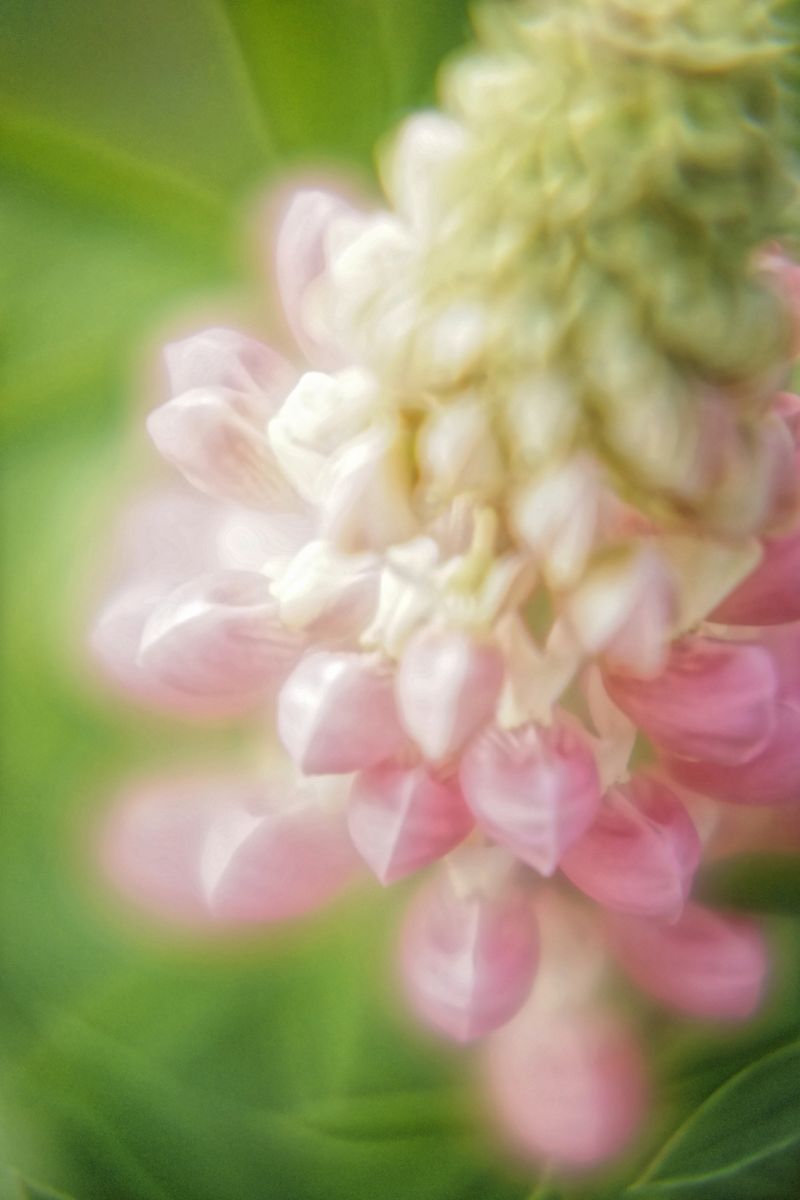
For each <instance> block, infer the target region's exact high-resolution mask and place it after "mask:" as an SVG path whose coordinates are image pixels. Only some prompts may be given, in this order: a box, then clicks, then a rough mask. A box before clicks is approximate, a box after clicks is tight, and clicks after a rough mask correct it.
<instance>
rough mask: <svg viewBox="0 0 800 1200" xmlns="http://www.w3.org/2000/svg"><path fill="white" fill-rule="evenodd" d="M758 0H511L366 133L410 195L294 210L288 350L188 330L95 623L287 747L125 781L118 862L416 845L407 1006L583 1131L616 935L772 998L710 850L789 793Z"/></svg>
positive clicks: (611, 1133)
mask: <svg viewBox="0 0 800 1200" xmlns="http://www.w3.org/2000/svg"><path fill="white" fill-rule="evenodd" d="M771 9H772V6H771V5H770V4H769V3H767V2H766V0H707V2H706V3H704V4H697V3H694V2H693V0H670V2H667V3H657V4H655V3H652V2H651V0H566V2H565V0H552V2H551V3H548V2H547V0H537V2H536V3H533V2H528V0H521V2H520V3H518V4H516V5H504V6H500V5H499V4H497V5H493V6H489V7H487V8H485V9H484V10H483V11H482V12H481V14H480V18H479V39H478V44H477V45H476V46H475V47H474V48H473V49H471V50H469V51H467V52H466V53H464V54H463V55H462V56H461V57H460V58H458V59H457V60H456V61H455V62H454V63H452V64H451V65H449V66H448V67H447V69H446V70H445V71H444V73H443V75H442V79H441V88H440V95H441V104H442V108H441V111H431V112H424V113H420V114H418V115H416V116H412V117H411V118H410V119H409V120H408V121H406V123H405V124H404V125H403V126H402V128H401V129H400V131H399V132H398V134H397V136H396V138H395V140H394V143H393V147H392V149H391V150H390V151H388V152H387V153H385V154H384V155H383V156H382V158H381V161H380V175H381V179H382V181H383V186H384V190H385V201H384V206H383V207H379V206H376V205H375V204H373V203H370V204H369V205H365V206H364V207H359V205H358V204H357V202H356V201H355V200H354V199H353V198H352V197H349V196H348V197H346V196H344V195H339V194H336V193H334V192H330V193H327V192H325V191H324V190H322V189H314V188H311V189H306V190H301V191H299V192H297V193H296V194H295V195H294V197H293V198H292V200H291V202H290V203H289V204H288V206H287V207H286V210H285V212H284V214H283V220H282V224H281V225H280V228H279V229H278V232H277V241H276V245H275V270H276V274H277V280H278V285H279V289H280V294H281V297H282V300H283V304H284V308H285V312H286V318H287V321H288V324H289V326H290V328H291V330H292V331H293V333H294V335H295V337H296V340H297V344H298V347H299V350H298V354H297V356H296V358H295V359H294V361H293V362H292V363H291V364H290V363H288V362H286V361H284V359H283V358H282V357H280V356H279V355H278V354H276V353H275V352H273V351H272V350H270V349H268V348H267V347H266V346H263V345H261V344H260V343H259V342H257V341H255V340H253V339H252V338H250V337H246V336H244V335H242V334H239V333H236V332H233V331H230V330H222V329H212V330H209V331H206V332H203V333H199V334H198V335H196V336H194V337H190V338H188V339H186V340H184V341H181V342H178V343H176V344H173V345H171V346H169V347H168V348H167V352H166V359H167V368H168V375H169V380H170V385H171V398H170V399H168V400H167V401H166V403H164V404H162V405H161V407H159V408H156V409H155V411H154V412H153V413H152V415H151V417H150V419H149V421H148V428H149V431H150V434H151V436H152V439H153V441H154V442H155V445H156V447H157V448H158V450H160V452H161V453H162V454H163V456H164V457H165V458H166V459H167V460H168V462H169V463H171V464H172V465H173V466H174V467H175V468H176V470H177V472H178V473H179V474H180V475H182V476H183V477H184V480H185V481H186V483H188V485H190V489H194V491H193V492H192V491H191V490H183V491H179V490H172V491H170V492H169V493H168V494H166V495H164V496H162V497H160V498H155V499H151V500H150V501H149V502H148V503H147V504H145V505H143V506H142V507H141V508H140V509H139V510H137V511H136V512H135V513H134V514H133V516H132V517H131V518H130V519H129V521H128V527H127V529H126V531H125V540H124V547H123V557H126V558H127V561H128V563H129V570H128V573H127V577H126V578H124V579H123V580H122V583H121V584H120V586H119V590H118V591H117V593H116V594H115V595H114V596H113V597H112V599H111V601H110V603H109V605H108V607H107V608H106V610H105V612H104V613H103V614H102V615H101V617H100V620H99V622H98V625H97V629H96V632H95V638H94V645H95V649H96V652H97V654H98V656H99V657H100V658H101V659H102V661H103V662H104V663H105V664H106V665H107V667H108V668H109V669H110V671H111V673H112V674H113V676H114V677H115V678H116V679H117V680H118V681H119V682H121V683H122V684H123V685H124V686H126V687H128V688H129V689H131V690H133V691H134V692H135V693H136V694H137V695H138V696H139V697H140V698H142V699H145V700H147V701H149V702H152V703H155V704H156V705H158V706H160V707H163V708H167V709H178V710H183V711H186V712H189V713H193V714H196V715H197V714H199V715H201V716H204V717H208V716H210V715H211V716H213V715H226V716H230V714H232V713H244V712H247V711H251V712H255V711H258V712H261V711H262V710H263V711H264V712H265V713H267V712H269V713H271V714H272V715H270V716H269V717H265V718H264V724H263V736H264V737H265V738H266V737H270V738H271V737H272V732H273V731H277V735H278V738H279V739H280V742H281V744H282V747H283V752H284V754H283V759H282V760H281V765H280V766H276V767H275V768H274V769H273V771H272V774H271V775H269V776H266V777H261V776H259V775H256V776H254V777H252V778H251V777H242V776H224V777H220V778H218V779H202V780H199V779H194V780H186V781H181V780H177V781H176V780H172V781H170V780H166V781H164V780H162V781H158V782H156V783H154V784H152V785H150V786H148V787H146V788H144V789H139V790H136V789H134V790H133V791H131V792H129V793H127V794H126V795H125V796H124V797H123V799H122V800H121V801H120V804H119V805H118V806H117V808H116V809H115V810H114V811H113V813H112V815H111V817H110V819H109V822H108V825H107V828H106V830H105V834H104V842H103V844H104V848H105V861H106V866H107V869H108V871H109V872H110V874H111V876H112V877H113V879H114V881H115V883H116V884H117V885H118V886H119V887H120V888H121V889H122V890H123V891H124V892H125V893H126V894H128V895H129V896H130V897H131V898H133V899H135V900H136V901H137V902H139V903H141V904H144V905H146V906H147V907H149V908H151V909H153V910H155V911H157V912H159V913H162V914H164V915H166V916H169V917H171V918H173V919H177V920H181V921H184V922H188V923H191V924H193V925H197V924H198V923H199V924H203V923H206V924H210V923H215V922H216V923H222V924H223V925H225V926H227V925H230V924H232V923H246V922H261V921H271V920H276V919H278V918H284V917H291V916H297V915H299V914H301V913H303V912H307V911H310V910H312V909H313V908H315V907H317V906H318V905H320V904H323V903H326V902H327V901H328V900H329V899H330V898H331V897H332V896H333V895H334V894H336V893H337V892H338V891H339V890H340V889H341V888H342V887H343V886H345V885H346V884H347V883H348V882H349V881H350V880H351V879H352V878H353V876H354V874H356V873H358V869H359V866H360V867H361V868H362V869H363V870H365V871H366V872H370V873H372V875H374V876H375V877H376V878H377V880H378V881H379V883H380V884H382V885H390V884H392V883H393V882H394V881H396V880H399V879H403V878H405V877H407V876H409V875H411V874H414V873H417V872H421V871H422V870H423V869H431V868H432V872H431V877H430V878H427V879H425V880H424V881H423V882H422V883H421V885H420V891H419V895H418V896H417V898H416V899H415V900H414V901H413V903H412V905H411V909H410V911H409V914H408V917H407V920H406V922H405V925H404V928H403V929H402V932H401V934H400V937H399V946H400V949H399V953H398V959H399V967H398V969H399V970H400V972H401V976H402V979H403V981H404V988H405V991H406V993H407V995H408V999H409V1003H410V1006H411V1008H412V1009H413V1011H414V1012H415V1013H416V1014H417V1015H418V1016H419V1018H420V1019H421V1020H422V1021H423V1022H425V1023H427V1024H428V1025H430V1026H431V1027H432V1029H434V1030H435V1031H436V1032H437V1033H438V1034H441V1035H444V1036H445V1037H449V1038H453V1039H455V1040H456V1041H458V1042H473V1041H477V1040H481V1039H482V1040H483V1043H484V1047H485V1050H484V1054H485V1059H484V1064H485V1077H486V1081H487V1088H488V1094H489V1095H490V1096H491V1097H492V1098H493V1103H494V1108H495V1116H496V1119H497V1120H498V1122H499V1123H500V1125H501V1126H502V1128H504V1129H505V1131H506V1133H507V1136H508V1137H509V1138H510V1139H511V1140H512V1141H513V1142H514V1143H515V1144H516V1145H517V1146H518V1147H519V1148H520V1149H521V1150H522V1152H523V1153H525V1154H528V1155H529V1156H532V1157H533V1158H542V1159H547V1160H549V1161H550V1162H552V1163H555V1164H556V1165H559V1164H560V1165H562V1166H566V1167H569V1166H572V1167H586V1166H591V1165H593V1164H595V1163H597V1162H600V1161H602V1160H603V1159H606V1158H608V1157H610V1156H612V1155H614V1154H615V1153H617V1152H618V1151H619V1149H620V1148H621V1147H622V1146H623V1145H625V1144H626V1142H627V1141H628V1139H629V1138H630V1137H632V1136H633V1135H634V1133H635V1131H636V1128H637V1124H638V1122H639V1121H640V1120H641V1117H642V1112H643V1111H644V1097H645V1095H646V1084H645V1080H644V1070H643V1063H642V1056H641V1052H640V1050H639V1048H638V1046H637V1041H636V1033H635V1030H634V1028H633V1027H629V1026H628V1025H627V1024H626V1021H625V1019H624V1018H623V1016H622V1014H621V1013H620V1012H617V1011H615V1009H614V1007H613V1005H612V995H613V989H612V987H611V985H610V982H609V981H613V979H614V978H615V972H616V971H617V970H618V969H621V970H622V971H623V972H625V973H626V974H627V976H628V977H629V979H630V980H631V981H632V982H633V983H634V984H635V985H637V986H638V988H640V989H641V991H642V992H643V993H645V994H646V995H647V996H648V997H651V998H652V999H653V1000H654V1001H656V1002H658V1003H660V1004H664V1005H667V1006H669V1007H671V1008H673V1009H676V1010H679V1011H680V1012H681V1013H688V1014H692V1015H694V1016H697V1017H704V1018H724V1019H726V1020H741V1019H744V1018H746V1017H748V1016H750V1014H751V1013H753V1012H754V1010H755V1009H756V1007H757V1005H758V1003H759V1000H760V999H761V997H762V995H763V993H764V988H765V983H766V976H767V974H768V959H767V951H766V948H765V943H764V940H763V936H762V933H761V931H760V929H759V928H758V925H757V924H756V923H755V922H754V921H751V920H749V919H745V918H743V917H737V918H735V919H734V918H731V917H729V916H728V915H726V914H725V913H722V912H716V911H711V910H708V909H706V908H703V907H702V906H701V905H699V904H698V903H697V902H695V901H694V900H692V899H691V896H692V886H693V878H694V875H695V872H696V870H697V868H698V865H699V864H700V862H701V860H702V859H703V857H704V855H705V854H709V855H710V854H713V853H715V845H716V844H717V841H718V839H719V838H720V837H721V838H722V839H723V841H724V838H725V831H726V830H729V829H730V826H731V823H733V824H735V816H732V815H731V814H735V811H736V809H735V806H745V805H757V806H790V805H793V804H797V803H798V801H799V800H800V399H798V398H797V397H795V396H793V395H791V394H790V393H789V392H788V391H787V390H786V388H787V384H788V380H789V377H790V371H791V367H792V362H793V359H794V356H795V354H796V353H797V352H798V347H799V346H800V339H799V338H798V328H800V283H799V282H798V281H799V280H800V266H797V265H795V264H793V263H792V261H791V260H790V258H789V256H788V253H787V251H786V249H785V233H786V228H787V206H788V204H789V202H790V200H791V198H792V196H793V193H794V190H795V186H796V185H795V181H794V180H793V179H792V177H791V174H790V171H789V166H788V165H787V164H788V156H786V155H783V154H782V152H781V135H782V119H783V118H782V113H781V108H780V104H779V101H780V98H781V91H780V69H781V63H782V55H783V53H784V39H783V38H782V36H781V31H780V29H779V27H778V26H777V24H776V20H775V18H774V15H773V14H772V11H771ZM742 114H746V119H745V118H744V117H743V115H742ZM782 239H783V240H782ZM270 705H272V707H270ZM274 758H275V755H273V759H274Z"/></svg>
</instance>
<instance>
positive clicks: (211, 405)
mask: <svg viewBox="0 0 800 1200" xmlns="http://www.w3.org/2000/svg"><path fill="white" fill-rule="evenodd" d="M147 429H148V432H149V433H150V436H151V437H152V439H153V441H154V442H155V445H156V447H157V449H158V450H159V452H160V453H161V454H162V455H163V456H164V458H166V460H167V461H168V462H170V463H172V465H173V466H175V467H177V468H178V470H179V471H180V472H181V473H182V474H183V475H184V476H185V478H186V479H187V480H188V481H189V483H191V484H192V485H193V486H194V487H196V488H198V489H199V490H200V491H201V492H207V493H208V494H209V495H211V496H215V497H217V498H219V499H222V500H233V501H235V502H236V503H238V504H244V505H245V506H246V507H249V508H276V509H282V510H284V511H292V510H296V509H299V508H301V507H302V506H301V504H300V501H299V499H298V497H297V494H296V493H295V491H294V489H293V488H292V487H291V485H290V484H289V482H288V481H287V479H286V477H285V476H284V475H283V473H282V471H281V469H280V467H279V465H278V462H277V459H276V458H275V455H274V454H273V452H272V449H271V447H270V445H269V441H268V439H267V435H266V428H265V425H264V422H263V421H262V420H261V419H260V417H259V416H258V415H257V414H256V413H254V412H253V404H252V401H251V398H250V397H248V396H245V395H244V394H243V393H241V392H234V391H231V390H230V389H228V388H222V387H214V388H194V389H193V390H192V391H190V392H184V393H183V395H181V396H178V397H176V398H175V399H174V400H169V401H168V402H167V403H166V404H162V406H161V407H160V408H157V409H155V410H154V411H153V412H151V413H150V416H149V417H148V419H147Z"/></svg>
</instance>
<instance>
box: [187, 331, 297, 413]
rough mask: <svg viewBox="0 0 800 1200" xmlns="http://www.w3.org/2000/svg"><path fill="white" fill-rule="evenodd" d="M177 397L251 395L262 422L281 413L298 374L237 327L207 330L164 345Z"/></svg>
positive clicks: (253, 410) (250, 401) (250, 404)
mask: <svg viewBox="0 0 800 1200" xmlns="http://www.w3.org/2000/svg"><path fill="white" fill-rule="evenodd" d="M164 357H165V359H166V363H167V372H168V374H169V381H170V389H171V394H172V395H173V396H180V395H182V394H183V393H184V392H190V391H193V390H194V389H195V388H223V389H225V390H230V391H233V392H236V393H238V394H239V395H241V396H245V397H247V402H248V410H249V411H250V413H251V414H252V415H253V416H254V417H256V418H260V419H261V421H262V423H263V422H264V421H266V420H268V419H269V417H270V416H271V415H272V413H274V412H275V411H276V409H277V408H278V406H279V405H280V403H281V402H282V401H283V399H284V397H285V396H286V395H287V393H288V391H289V389H290V388H291V386H292V383H293V381H294V379H295V378H296V375H297V372H296V371H295V370H294V369H293V368H292V367H291V366H290V365H289V363H288V362H286V360H285V359H284V358H281V356H280V355H279V354H276V353H275V351H274V350H270V348H269V347H268V346H264V345H262V343H261V342H257V341H256V340H255V339H254V338H250V337H247V336H246V335H245V334H243V333H239V332H237V331H236V330H234V329H206V330H204V331H203V332H202V333H197V334H194V335H193V336H192V337H188V338H184V339H183V340H182V341H179V342H172V343H170V345H168V346H165V347H164Z"/></svg>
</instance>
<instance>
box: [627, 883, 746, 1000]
mask: <svg viewBox="0 0 800 1200" xmlns="http://www.w3.org/2000/svg"><path fill="white" fill-rule="evenodd" d="M611 932H612V945H613V948H614V950H615V952H616V954H617V956H618V957H619V959H620V962H621V963H622V965H623V966H624V967H625V969H626V971H627V972H628V974H629V975H630V976H631V977H632V979H633V980H634V981H635V982H636V983H637V984H638V985H639V987H641V988H642V989H643V990H644V991H646V992H648V993H649V994H650V995H651V996H654V997H655V998H656V999H657V1000H660V1001H661V1002H662V1004H666V1005H669V1006H670V1007H671V1008H677V1009H679V1010H680V1011H681V1012H687V1013H691V1014H693V1015H694V1016H698V1017H716V1018H724V1019H728V1020H744V1019H745V1018H747V1017H749V1016H752V1014H753V1013H754V1012H755V1010H756V1009H757V1008H758V1005H759V1003H760V1001H761V997H762V993H763V990H764V983H765V978H766V974H767V966H768V962H767V950H766V946H765V944H764V939H763V937H762V934H761V930H760V929H759V927H758V925H757V924H756V923H755V921H752V920H749V919H748V918H745V917H733V916H728V915H723V914H722V913H718V912H712V911H711V910H710V909H707V908H702V907H701V906H700V905H698V904H688V905H687V906H686V908H685V909H684V910H683V915H682V916H681V918H680V919H679V920H678V921H676V922H675V923H673V924H671V925H664V924H659V923H657V922H655V921H648V920H645V919H644V918H641V917H628V916H626V917H622V916H616V917H614V918H613V921H612V924H611Z"/></svg>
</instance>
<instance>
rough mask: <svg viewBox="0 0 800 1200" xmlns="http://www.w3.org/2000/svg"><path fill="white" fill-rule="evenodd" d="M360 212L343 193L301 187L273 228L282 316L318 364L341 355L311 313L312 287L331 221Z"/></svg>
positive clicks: (334, 363)
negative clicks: (278, 224)
mask: <svg viewBox="0 0 800 1200" xmlns="http://www.w3.org/2000/svg"><path fill="white" fill-rule="evenodd" d="M361 215H362V213H361V210H360V209H358V208H356V207H355V206H354V205H352V204H350V203H349V202H348V201H347V200H346V199H345V198H344V197H343V196H341V195H337V194H336V193H334V192H329V191H323V190H321V189H318V188H307V189H302V190H299V191H296V192H295V193H294V195H293V197H292V199H291V201H290V203H289V204H288V206H287V208H286V210H285V212H284V215H283V219H282V221H281V224H280V227H279V229H278V234H277V239H276V244H275V269H276V275H277V280H278V288H279V291H280V297H281V302H282V304H283V309H284V312H285V314H286V319H287V321H288V322H289V327H290V329H291V331H292V333H293V334H294V336H295V338H296V340H297V344H298V345H299V346H300V349H301V350H303V352H304V353H305V354H307V355H308V357H309V359H310V360H311V361H312V362H314V363H316V364H317V365H319V366H322V367H331V368H335V367H338V366H342V365H344V359H343V355H342V351H341V347H340V346H339V345H338V344H337V342H336V338H335V336H334V333H333V331H332V330H331V329H329V328H326V322H325V321H324V319H322V320H321V319H318V316H317V317H315V311H314V310H315V304H314V301H315V296H314V291H315V288H317V289H318V287H319V284H320V281H321V278H322V277H323V276H324V275H325V273H326V271H327V267H328V261H329V255H330V238H331V234H332V231H333V230H334V229H335V226H336V225H337V223H343V222H344V223H347V222H350V221H352V220H357V219H358V218H359V217H361Z"/></svg>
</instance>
